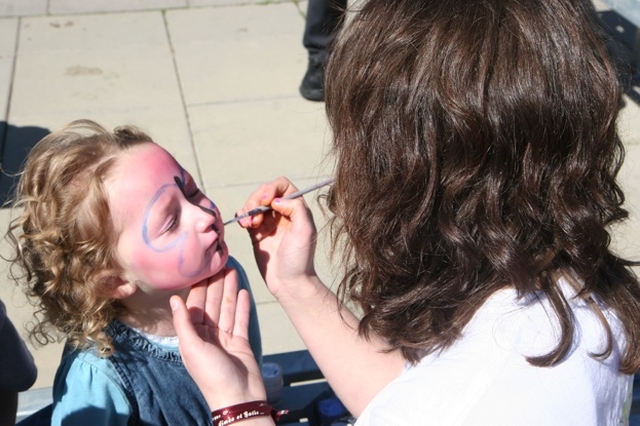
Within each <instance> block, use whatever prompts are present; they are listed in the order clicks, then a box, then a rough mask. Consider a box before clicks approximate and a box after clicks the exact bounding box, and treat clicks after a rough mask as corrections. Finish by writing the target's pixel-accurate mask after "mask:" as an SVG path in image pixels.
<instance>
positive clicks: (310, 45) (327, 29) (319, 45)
mask: <svg viewBox="0 0 640 426" xmlns="http://www.w3.org/2000/svg"><path fill="white" fill-rule="evenodd" d="M346 7H347V0H309V3H308V5H307V21H306V24H305V28H304V36H303V38H302V44H303V45H304V47H305V49H307V52H308V54H309V65H308V68H307V72H306V73H305V75H304V78H303V79H302V84H301V85H300V94H301V95H302V96H303V97H304V98H305V99H308V100H310V101H323V100H324V66H325V64H326V63H327V58H328V48H329V45H330V44H331V41H332V40H333V37H334V36H335V34H336V32H337V31H338V30H339V29H340V24H341V22H342V14H343V11H344V10H345V9H346Z"/></svg>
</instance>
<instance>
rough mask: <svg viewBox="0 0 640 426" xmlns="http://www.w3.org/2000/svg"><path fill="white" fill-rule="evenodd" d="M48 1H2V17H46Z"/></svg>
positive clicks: (0, 3)
mask: <svg viewBox="0 0 640 426" xmlns="http://www.w3.org/2000/svg"><path fill="white" fill-rule="evenodd" d="M47 3H48V0H0V16H2V17H7V16H29V15H45V14H46V13H47Z"/></svg>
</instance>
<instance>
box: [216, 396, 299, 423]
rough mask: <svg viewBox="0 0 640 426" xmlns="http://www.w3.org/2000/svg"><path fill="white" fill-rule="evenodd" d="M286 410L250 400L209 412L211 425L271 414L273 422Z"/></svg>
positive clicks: (286, 411) (265, 402)
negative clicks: (278, 409)
mask: <svg viewBox="0 0 640 426" xmlns="http://www.w3.org/2000/svg"><path fill="white" fill-rule="evenodd" d="M288 412H289V411H288V410H282V411H276V410H275V409H274V408H273V407H272V406H271V405H269V404H267V401H251V402H243V403H242V404H237V405H232V406H231V407H225V408H221V409H219V410H215V411H213V412H212V413H211V418H212V419H213V426H226V425H230V424H233V423H236V422H241V421H242V420H247V419H250V418H252V417H263V416H271V418H272V419H273V421H274V422H277V421H278V419H279V418H280V417H281V416H282V415H284V414H287V413H288Z"/></svg>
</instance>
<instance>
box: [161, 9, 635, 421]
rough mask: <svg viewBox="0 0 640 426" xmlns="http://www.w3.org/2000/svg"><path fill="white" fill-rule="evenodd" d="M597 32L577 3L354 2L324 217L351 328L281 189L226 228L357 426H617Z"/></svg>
mask: <svg viewBox="0 0 640 426" xmlns="http://www.w3.org/2000/svg"><path fill="white" fill-rule="evenodd" d="M597 19H598V18H597V15H596V13H595V11H594V10H593V6H592V4H591V1H590V0H528V1H521V0H447V1H443V0H397V1H388V0H367V1H365V2H361V3H359V4H358V6H357V7H356V8H355V11H354V12H353V14H352V15H351V16H350V18H349V19H348V20H347V25H346V26H345V27H344V28H343V30H342V32H341V33H340V35H339V36H338V38H337V43H336V44H335V45H334V49H333V51H332V54H331V59H330V63H329V65H328V71H327V80H326V108H327V114H328V118H329V122H330V124H331V127H332V130H333V137H334V153H335V159H336V165H335V170H336V176H335V177H336V180H335V184H334V185H333V187H332V188H331V190H330V191H329V194H328V197H327V201H328V207H329V209H330V210H331V211H332V212H333V214H334V218H333V227H332V230H333V231H334V232H333V234H332V235H333V236H334V242H335V247H336V249H340V248H342V249H344V250H343V251H341V252H336V254H337V253H342V254H343V256H340V258H341V259H342V260H343V261H344V266H345V269H344V275H343V276H342V277H341V281H340V286H339V295H341V296H342V299H343V300H347V301H349V302H352V303H355V305H356V307H357V308H359V310H360V311H361V314H362V315H361V316H359V317H357V319H356V317H355V316H354V315H352V314H351V313H350V312H348V311H347V310H346V309H345V307H344V306H345V305H344V304H338V303H336V302H337V299H336V297H334V296H333V294H332V293H331V292H330V291H329V289H328V288H327V287H326V286H325V285H324V284H323V283H321V282H320V281H319V279H318V277H317V276H316V275H315V273H314V269H313V261H312V258H313V247H314V245H313V241H314V238H315V230H314V226H313V222H312V221H311V216H310V214H309V212H308V209H307V208H306V206H305V205H304V202H303V201H302V200H299V199H298V200H286V199H283V198H282V196H283V195H286V194H290V193H291V192H293V191H295V188H294V187H293V186H292V185H291V183H290V182H288V181H286V180H284V179H280V180H277V181H275V182H273V183H271V184H269V185H265V186H263V187H261V188H259V189H258V190H257V191H256V192H255V193H254V194H253V195H252V196H251V197H250V199H249V200H248V202H247V203H246V205H245V207H244V209H243V210H244V211H248V210H249V209H252V208H254V207H255V206H256V205H258V204H270V205H271V206H272V207H273V208H274V210H275V212H277V213H270V214H265V215H257V216H254V217H252V218H246V219H243V220H242V221H241V222H240V224H241V225H242V226H244V227H246V228H248V229H249V232H250V235H251V237H252V239H253V242H254V244H255V253H256V257H257V261H258V264H259V266H260V268H261V271H262V273H263V274H264V275H265V280H266V282H267V284H268V286H269V289H270V291H271V292H272V293H273V294H274V296H275V297H276V299H277V300H278V301H279V302H280V303H281V305H282V306H283V308H284V310H285V311H286V312H287V314H288V315H289V317H290V318H291V320H292V321H293V323H294V324H295V326H296V330H297V331H298V332H299V333H300V334H301V336H302V338H303V340H304V341H305V344H307V345H308V347H309V350H310V351H311V353H312V355H313V356H314V358H315V360H316V361H317V363H318V365H319V366H320V368H321V369H322V371H323V373H324V374H325V376H326V377H327V379H328V381H329V383H330V384H331V386H332V387H333V389H334V390H335V391H336V393H337V394H338V396H339V397H340V399H341V400H342V402H344V403H345V405H346V406H347V408H348V409H349V410H350V411H351V412H352V414H354V415H355V416H357V417H358V422H357V424H358V425H532V426H533V425H536V426H537V425H546V426H548V425H558V426H560V425H581V426H585V425H593V426H597V425H619V424H624V423H626V421H627V419H628V407H629V405H628V404H629V402H630V398H631V384H632V374H633V373H634V372H636V371H638V369H639V368H640V322H639V321H638V318H640V286H639V285H638V280H637V278H636V276H635V275H634V273H633V272H632V270H631V266H633V265H634V264H635V265H637V263H636V262H631V261H629V260H626V259H624V258H622V257H621V256H620V255H619V254H616V253H615V252H614V250H612V248H611V247H610V239H611V237H610V234H609V231H608V227H609V225H611V224H614V223H617V222H620V221H622V220H623V219H625V218H626V217H627V212H626V211H625V210H624V208H623V207H622V206H623V201H624V197H623V193H622V191H621V189H620V187H619V186H618V184H617V182H616V175H617V173H618V170H619V167H620V164H621V162H622V159H623V154H624V150H623V146H622V143H621V141H620V139H619V138H618V134H617V131H616V119H617V115H618V109H619V106H620V101H621V90H620V85H619V83H618V80H617V76H618V73H617V70H616V68H615V66H614V62H613V61H612V60H611V59H610V57H609V54H608V52H607V49H606V41H605V40H604V39H603V33H602V31H601V29H600V27H599V24H598V21H597ZM173 302H174V306H175V307H176V311H175V312H176V321H177V322H176V324H185V323H184V322H180V320H181V319H184V318H185V315H184V313H185V310H184V309H183V308H184V306H182V305H181V302H180V301H179V300H175V299H174V300H173ZM189 328H190V327H186V326H185V327H179V331H180V334H181V335H182V334H183V332H184V331H185V330H186V331H188V330H189ZM234 333H235V330H234ZM240 333H241V332H239V336H241V334H240ZM187 335H189V334H188V333H187ZM191 337H193V334H191ZM205 337H206V336H205ZM194 340H195V341H197V339H194ZM232 341H233V342H236V341H237V342H240V340H238V339H233V340H232ZM206 342H207V340H205V341H204V343H203V345H204V347H207V348H208V349H209V350H211V351H213V353H215V347H213V346H212V345H207V344H206ZM221 342H222V343H225V342H226V340H222V341H221ZM223 347H224V348H225V349H226V350H229V351H231V350H233V349H232V346H224V345H223ZM181 350H182V351H183V353H185V362H186V364H187V365H188V366H189V368H190V371H191V372H192V374H193V375H194V377H195V378H196V380H197V381H198V383H200V384H201V386H202V387H203V388H206V387H205V386H206V385H207V384H208V383H216V380H218V378H216V377H215V375H214V374H216V373H212V376H207V374H208V372H205V371H202V369H201V368H198V364H199V362H202V360H201V359H200V358H198V357H195V356H193V355H194V354H193V353H190V348H189V347H188V346H184V347H182V348H181ZM338 351H339V355H336V354H337V353H338ZM226 365H227V367H233V366H230V365H229V364H226ZM229 371H230V372H229V373H228V374H227V375H226V376H225V377H229V375H230V374H232V373H233V372H234V371H235V372H236V373H237V374H239V375H240V376H241V377H244V376H243V374H242V373H243V371H242V370H238V369H234V368H229ZM254 378H255V379H256V380H259V377H254ZM245 388H246V387H240V386H238V389H239V390H241V389H245ZM207 395H212V398H210V399H209V403H210V405H211V408H213V409H216V413H218V411H217V409H220V408H225V405H224V404H228V403H229V401H228V400H227V401H222V400H219V399H216V398H215V395H214V394H212V393H210V392H208V393H207ZM238 395H239V396H243V397H244V398H242V399H239V400H238V401H237V402H243V401H250V400H251V399H258V398H260V396H261V395H259V394H256V395H252V394H248V393H247V394H245V395H242V394H240V393H238ZM231 405H232V406H231V407H230V408H229V411H230V412H234V410H235V408H234V407H233V404H231ZM220 412H221V413H224V410H223V411H220ZM251 421H252V422H253V423H255V424H269V423H270V420H269V418H268V417H267V416H261V417H258V418H255V419H252V420H251ZM243 424H244V423H243ZM246 424H247V425H248V424H250V422H249V421H247V422H246Z"/></svg>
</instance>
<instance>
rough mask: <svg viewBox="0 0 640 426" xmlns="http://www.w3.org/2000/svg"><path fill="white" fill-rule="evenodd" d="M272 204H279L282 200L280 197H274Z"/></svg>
mask: <svg viewBox="0 0 640 426" xmlns="http://www.w3.org/2000/svg"><path fill="white" fill-rule="evenodd" d="M273 202H274V204H280V203H281V202H282V199H281V198H276V199H275V200H273Z"/></svg>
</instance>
